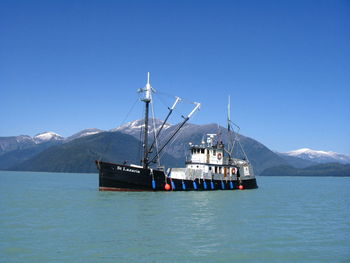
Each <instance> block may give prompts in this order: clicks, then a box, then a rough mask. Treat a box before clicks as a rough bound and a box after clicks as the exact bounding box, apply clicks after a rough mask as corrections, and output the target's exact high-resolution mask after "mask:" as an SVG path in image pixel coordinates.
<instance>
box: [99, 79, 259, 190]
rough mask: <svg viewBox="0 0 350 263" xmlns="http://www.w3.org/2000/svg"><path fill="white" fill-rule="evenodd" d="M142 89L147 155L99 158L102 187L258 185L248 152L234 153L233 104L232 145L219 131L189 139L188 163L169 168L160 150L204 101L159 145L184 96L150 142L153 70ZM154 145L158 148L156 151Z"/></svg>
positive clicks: (187, 187)
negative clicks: (132, 160)
mask: <svg viewBox="0 0 350 263" xmlns="http://www.w3.org/2000/svg"><path fill="white" fill-rule="evenodd" d="M139 92H141V93H143V94H144V97H143V98H142V99H141V100H142V101H143V102H144V103H145V116H144V126H143V158H142V160H141V163H140V164H125V163H123V164H118V163H111V162H105V161H102V160H96V161H95V162H96V166H97V168H98V171H99V190H100V191H214V190H236V189H240V190H243V189H254V188H257V187H258V186H257V182H256V178H255V176H254V172H253V168H252V166H251V164H250V162H249V160H248V158H247V156H246V155H245V154H244V155H245V157H244V158H242V159H239V158H234V157H233V150H234V145H235V142H236V141H237V140H238V136H237V134H235V135H234V133H233V130H232V131H231V120H230V116H229V112H230V106H228V128H227V129H228V132H229V134H231V135H232V138H233V139H232V141H231V143H229V146H230V147H225V145H224V143H223V142H222V141H221V139H220V136H219V134H213V133H212V134H207V135H206V138H205V139H203V140H202V141H201V142H200V143H199V144H193V143H192V142H189V147H188V151H189V156H188V158H187V159H186V162H185V167H182V168H167V169H166V168H165V167H162V166H160V162H159V156H160V154H161V153H162V152H163V151H164V149H165V148H166V146H167V145H168V144H169V143H170V142H172V141H173V140H174V138H175V136H176V134H178V133H179V131H180V130H181V129H182V128H183V127H184V126H185V124H186V123H187V122H188V120H189V119H190V118H191V117H192V115H193V114H194V113H195V112H196V111H197V110H198V109H199V108H200V103H197V102H195V103H194V105H195V106H194V108H193V109H192V110H191V112H190V113H189V114H188V115H187V116H186V117H184V116H183V121H182V122H181V123H180V124H179V125H178V126H177V128H176V129H175V130H174V131H173V132H172V134H169V136H168V139H167V140H166V142H165V143H164V144H163V145H162V146H160V147H159V145H158V143H157V138H159V136H160V134H161V133H162V131H163V128H164V125H165V124H166V121H167V120H168V118H169V116H170V115H171V114H172V112H173V110H174V108H175V107H176V105H177V104H178V103H179V102H180V101H181V99H180V98H179V97H176V99H175V102H174V104H173V105H172V107H170V108H169V112H168V114H167V117H166V118H165V120H164V121H163V123H162V125H160V126H159V127H158V129H154V136H153V142H152V143H151V144H148V141H149V138H150V134H149V130H150V127H149V126H150V125H149V108H150V103H151V102H152V93H153V92H154V90H153V88H152V87H151V85H150V75H149V73H148V77H147V83H146V86H145V87H144V88H143V89H140V90H139ZM228 105H230V103H229V104H228ZM239 145H240V144H239ZM154 148H156V150H155V151H154ZM243 152H244V151H243Z"/></svg>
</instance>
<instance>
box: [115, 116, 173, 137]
mask: <svg viewBox="0 0 350 263" xmlns="http://www.w3.org/2000/svg"><path fill="white" fill-rule="evenodd" d="M162 124H163V121H161V120H158V119H155V120H154V124H153V119H152V118H151V119H149V134H153V131H154V127H155V129H156V130H157V129H159V128H160V126H161V125H162ZM143 127H144V120H143V119H140V120H136V121H131V122H128V123H125V124H123V125H121V126H119V127H117V128H114V129H112V130H111V131H112V132H115V131H119V132H122V133H126V134H129V135H132V136H134V137H136V138H139V136H140V132H141V129H142V128H143ZM170 127H171V124H169V123H165V124H164V127H163V131H165V130H166V129H168V128H170Z"/></svg>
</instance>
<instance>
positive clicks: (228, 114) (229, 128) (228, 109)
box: [227, 95, 231, 132]
mask: <svg viewBox="0 0 350 263" xmlns="http://www.w3.org/2000/svg"><path fill="white" fill-rule="evenodd" d="M230 123H231V96H230V95H228V104H227V130H228V131H229V132H230V130H231V124H230Z"/></svg>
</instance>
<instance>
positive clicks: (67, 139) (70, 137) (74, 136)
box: [66, 128, 104, 142]
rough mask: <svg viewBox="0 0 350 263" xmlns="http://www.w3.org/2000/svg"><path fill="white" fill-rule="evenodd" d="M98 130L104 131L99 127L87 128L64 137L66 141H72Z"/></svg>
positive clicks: (95, 132) (98, 131)
mask: <svg viewBox="0 0 350 263" xmlns="http://www.w3.org/2000/svg"><path fill="white" fill-rule="evenodd" d="M100 132H104V131H103V130H100V129H96V128H88V129H85V130H82V131H80V132H77V133H75V134H73V135H72V136H69V137H68V138H66V141H67V142H69V141H72V140H75V139H78V138H81V137H85V136H89V135H93V134H97V133H100Z"/></svg>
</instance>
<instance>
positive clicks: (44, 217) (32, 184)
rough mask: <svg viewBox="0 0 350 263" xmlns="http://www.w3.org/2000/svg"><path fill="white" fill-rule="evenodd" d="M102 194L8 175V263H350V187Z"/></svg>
mask: <svg viewBox="0 0 350 263" xmlns="http://www.w3.org/2000/svg"><path fill="white" fill-rule="evenodd" d="M97 184H98V182H97V175H96V174H54V173H28V172H0V208H1V209H0V262H6V263H7V262H9V263H10V262H26V263H28V262H35V263H38V262H350V178H324V177H323V178H311V177H302V178H299V177H272V178H271V177H258V184H259V186H260V188H259V189H256V190H244V191H216V192H186V193H184V192H174V193H171V192H166V193H158V192H139V193H135V192H133V193H127V192H125V193H123V192H99V191H98V190H97Z"/></svg>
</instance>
